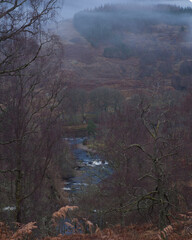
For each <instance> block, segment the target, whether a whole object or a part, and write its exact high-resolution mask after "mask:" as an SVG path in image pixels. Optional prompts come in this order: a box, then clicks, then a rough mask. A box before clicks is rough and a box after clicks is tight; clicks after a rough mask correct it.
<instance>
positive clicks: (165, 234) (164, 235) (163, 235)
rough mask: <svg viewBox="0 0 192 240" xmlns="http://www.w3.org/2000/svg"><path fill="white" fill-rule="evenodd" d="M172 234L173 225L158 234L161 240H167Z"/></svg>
mask: <svg viewBox="0 0 192 240" xmlns="http://www.w3.org/2000/svg"><path fill="white" fill-rule="evenodd" d="M172 232H173V227H172V226H171V225H168V226H167V227H165V228H164V229H163V230H162V231H160V232H159V234H158V238H159V240H162V239H166V238H167V237H168V236H170V235H171V234H172Z"/></svg>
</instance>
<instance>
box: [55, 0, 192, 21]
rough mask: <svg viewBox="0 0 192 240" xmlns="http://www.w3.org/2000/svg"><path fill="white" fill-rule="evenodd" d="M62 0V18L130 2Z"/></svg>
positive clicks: (184, 1) (174, 0)
mask: <svg viewBox="0 0 192 240" xmlns="http://www.w3.org/2000/svg"><path fill="white" fill-rule="evenodd" d="M132 1H136V0H132ZM138 1H140V2H141V3H142V4H146V2H147V1H151V2H153V3H157V2H158V3H159V2H161V3H165V2H167V3H171V4H174V5H175V4H176V5H180V6H191V7H192V3H191V2H190V1H189V0H167V1H166V0H138ZM62 2H64V3H63V7H62V11H60V12H59V16H58V17H59V19H60V20H63V19H68V18H72V17H73V15H74V14H75V13H76V12H78V11H81V10H83V9H90V8H94V7H99V6H101V5H104V4H107V3H126V2H130V0H62Z"/></svg>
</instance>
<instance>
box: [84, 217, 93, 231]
mask: <svg viewBox="0 0 192 240" xmlns="http://www.w3.org/2000/svg"><path fill="white" fill-rule="evenodd" d="M85 224H86V225H88V228H89V232H90V233H91V234H92V233H93V223H92V222H91V221H89V220H86V222H85Z"/></svg>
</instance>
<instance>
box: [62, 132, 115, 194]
mask: <svg viewBox="0 0 192 240" xmlns="http://www.w3.org/2000/svg"><path fill="white" fill-rule="evenodd" d="M86 139H87V138H86V137H83V138H65V140H66V141H68V143H69V145H70V147H71V149H72V152H73V154H74V156H75V158H76V161H77V164H78V166H79V169H78V170H77V175H76V176H75V177H73V178H71V179H70V181H68V182H67V183H66V184H65V187H64V190H65V191H69V192H79V191H81V190H82V189H83V188H85V187H86V186H90V185H92V184H98V183H99V182H100V181H102V180H103V179H104V178H106V177H107V176H108V175H109V174H110V172H111V170H110V168H109V166H108V163H107V162H106V161H105V160H103V159H101V158H100V157H99V156H98V155H97V154H96V153H93V152H89V151H86V149H84V148H81V147H79V146H82V144H83V142H84V140H86Z"/></svg>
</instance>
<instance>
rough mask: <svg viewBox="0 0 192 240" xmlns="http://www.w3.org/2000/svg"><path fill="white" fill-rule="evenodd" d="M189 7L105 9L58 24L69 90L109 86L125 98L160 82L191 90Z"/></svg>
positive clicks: (124, 6)
mask: <svg viewBox="0 0 192 240" xmlns="http://www.w3.org/2000/svg"><path fill="white" fill-rule="evenodd" d="M190 19H192V9H191V8H182V7H176V6H171V5H155V6H154V5H153V6H150V5H147V6H145V7H144V6H142V7H141V6H140V5H105V6H102V7H99V8H95V9H94V10H85V11H81V12H79V13H77V14H76V15H75V17H74V19H73V23H72V22H71V21H70V20H68V21H64V22H63V23H62V24H61V25H60V26H59V30H58V31H59V32H60V33H61V35H62V38H63V40H64V43H65V66H64V68H65V69H67V71H70V73H72V75H73V80H72V81H71V80H70V85H71V86H76V87H83V88H85V89H93V88H95V87H98V86H106V85H107V86H112V87H117V88H119V89H121V90H122V89H123V90H125V89H126V93H125V94H126V95H128V96H129V95H130V94H132V92H136V91H137V90H139V89H142V90H144V89H147V88H148V87H150V86H151V85H153V84H156V83H158V84H159V85H161V86H162V87H163V88H164V89H176V90H186V89H187V88H189V87H190V84H191V83H190V75H191V74H192V63H191V52H192V45H191V20H190Z"/></svg>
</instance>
